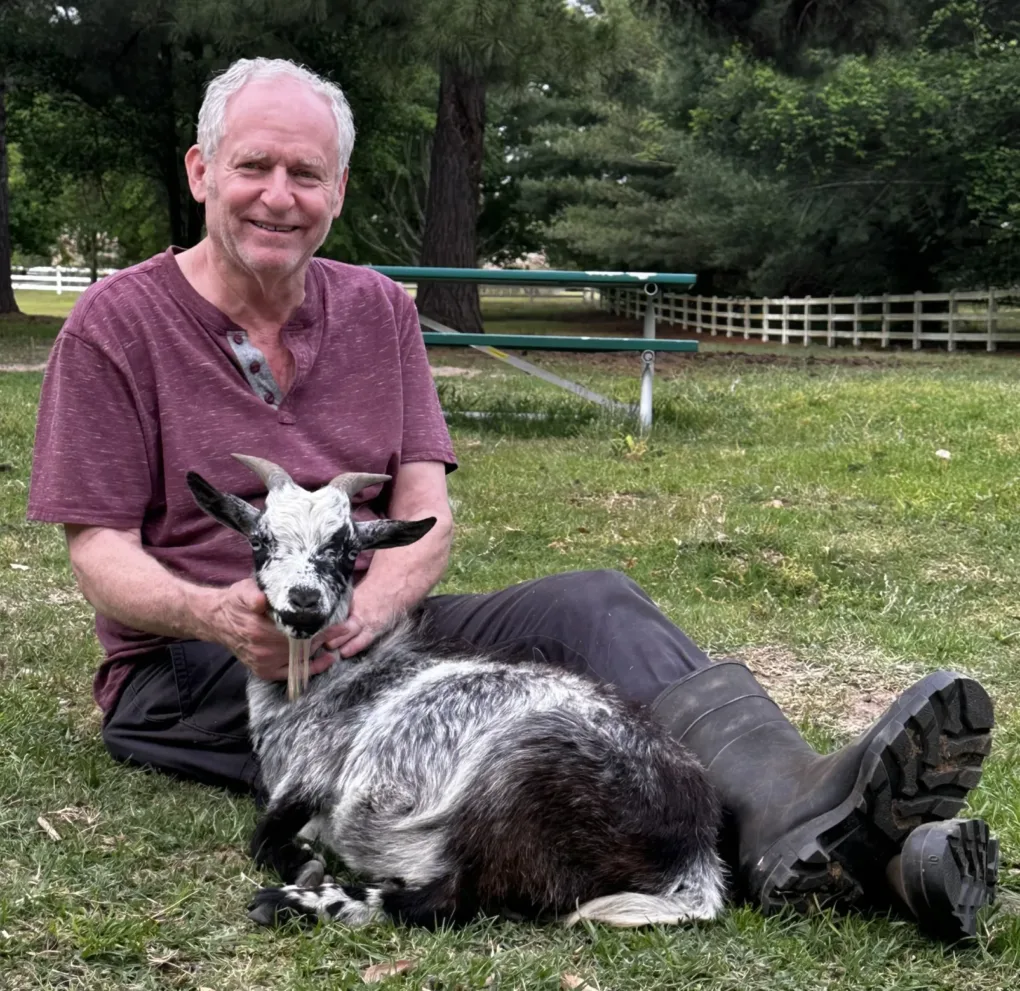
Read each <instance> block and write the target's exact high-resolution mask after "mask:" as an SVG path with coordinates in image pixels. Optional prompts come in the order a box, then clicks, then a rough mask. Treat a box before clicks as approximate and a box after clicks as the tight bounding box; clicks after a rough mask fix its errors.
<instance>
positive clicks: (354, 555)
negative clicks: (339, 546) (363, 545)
mask: <svg viewBox="0 0 1020 991" xmlns="http://www.w3.org/2000/svg"><path fill="white" fill-rule="evenodd" d="M360 553H361V552H360V551H348V552H347V560H348V561H357V560H358V555H359V554H360Z"/></svg>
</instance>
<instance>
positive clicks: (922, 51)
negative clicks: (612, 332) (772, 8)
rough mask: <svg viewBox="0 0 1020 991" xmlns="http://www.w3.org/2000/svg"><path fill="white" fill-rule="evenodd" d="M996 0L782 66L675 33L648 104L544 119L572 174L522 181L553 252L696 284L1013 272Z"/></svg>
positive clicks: (1010, 100) (966, 3)
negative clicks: (897, 39) (871, 43)
mask: <svg viewBox="0 0 1020 991" xmlns="http://www.w3.org/2000/svg"><path fill="white" fill-rule="evenodd" d="M998 13H1001V11H998V10H997V8H994V7H992V8H990V7H988V6H987V5H979V4H977V3H976V2H974V0H954V2H952V3H950V4H946V5H940V6H938V7H936V8H935V9H934V10H933V11H932V12H931V16H930V19H929V20H928V22H927V26H926V27H925V29H924V30H923V31H920V30H918V31H917V32H915V33H916V34H917V36H918V44H917V46H916V47H914V48H912V49H909V50H899V51H895V52H893V51H886V52H881V53H879V54H876V55H873V56H869V55H861V54H856V55H841V56H836V55H833V54H832V53H831V52H828V51H820V50H814V51H808V50H802V51H800V54H799V62H798V69H799V71H798V73H797V74H790V73H789V72H788V71H784V69H783V68H781V67H780V66H778V65H777V64H776V63H774V62H770V61H767V60H763V59H761V58H758V57H756V56H755V55H753V54H752V53H751V52H750V51H749V50H748V49H745V48H741V47H734V48H731V49H730V51H729V52H728V53H726V54H725V55H720V54H718V53H717V52H716V51H715V50H713V49H712V48H711V47H710V46H709V47H706V48H703V49H701V50H700V54H699V55H698V56H697V57H696V58H695V59H694V60H693V66H685V67H679V66H678V62H680V61H681V59H682V56H683V55H685V54H686V52H687V50H686V49H677V50H676V51H675V53H674V57H673V58H671V59H669V60H667V61H666V63H665V64H664V65H660V66H655V65H654V64H653V65H652V66H651V67H649V68H648V69H647V70H646V78H647V83H648V87H649V88H650V90H651V93H652V97H651V99H650V100H648V101H647V102H644V103H642V104H639V105H636V106H635V105H633V104H631V105H628V104H627V103H626V102H625V101H623V100H619V99H610V98H608V97H607V96H605V95H598V94H596V95H595V96H594V97H593V98H592V99H590V100H589V103H588V109H589V111H590V112H591V113H593V114H594V115H595V117H596V121H595V123H594V124H591V125H588V126H584V128H583V130H582V128H580V127H578V126H576V124H575V126H569V125H567V126H562V127H560V128H559V129H558V130H556V129H553V130H551V131H550V133H548V134H547V135H546V137H547V139H549V140H551V141H552V143H553V146H554V150H555V156H556V157H557V158H558V160H559V162H560V163H561V165H562V166H563V167H564V168H563V169H562V171H566V172H568V173H569V175H568V176H566V177H564V176H562V175H558V174H557V175H555V176H553V177H551V178H550V177H548V175H547V176H542V177H539V176H533V177H532V179H531V181H530V185H529V187H528V192H529V195H530V196H531V199H532V202H533V203H535V204H536V205H539V204H542V203H543V202H544V204H545V206H546V207H547V209H548V211H549V215H551V217H552V219H551V222H550V223H549V225H548V228H547V229H548V235H549V238H550V241H551V242H552V244H553V245H554V246H555V249H556V252H557V256H558V257H559V258H561V259H562V260H563V261H564V262H571V261H576V262H577V263H583V264H586V265H592V264H595V263H601V264H604V265H623V266H630V267H633V268H636V269H654V268H657V267H665V268H671V269H687V270H693V271H696V272H698V274H699V289H700V290H701V291H702V292H708V293H712V292H716V291H719V292H726V293H731V294H742V293H747V294H756V295H783V294H790V295H824V294H828V293H831V292H836V293H840V292H844V293H858V292H860V293H881V292H893V291H903V292H909V291H914V290H919V289H920V290H929V291H933V290H937V289H939V288H942V287H954V286H957V287H961V288H963V287H967V288H971V287H974V286H975V285H981V284H989V283H991V284H997V285H1006V284H1012V283H1013V282H1015V281H1016V280H1017V279H1018V278H1020V250H1018V249H1020V242H1018V240H1017V238H1018V230H1020V228H1018V226H1017V223H1018V218H1017V211H1018V209H1020V207H1018V203H1020V172H1018V168H1020V157H1018V151H1020V130H1018V128H1017V127H1016V107H1017V106H1018V105H1020V48H1018V47H1017V41H1016V38H1015V37H1010V36H1009V35H1008V34H1005V33H1003V32H1002V30H1001V28H1002V17H1001V16H1000V17H997V18H995V17H993V15H996V14H998ZM996 24H998V25H999V27H998V28H996V27H995V25H996ZM1014 30H1015V29H1014ZM603 92H604V91H603ZM546 157H550V156H548V155H547V156H546Z"/></svg>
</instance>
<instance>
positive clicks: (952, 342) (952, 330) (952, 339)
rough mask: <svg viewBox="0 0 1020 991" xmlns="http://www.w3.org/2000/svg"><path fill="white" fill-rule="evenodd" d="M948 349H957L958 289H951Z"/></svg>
mask: <svg viewBox="0 0 1020 991" xmlns="http://www.w3.org/2000/svg"><path fill="white" fill-rule="evenodd" d="M946 350H947V351H955V350H956V290H955V289H950V290H949V327H948V328H947V331H946Z"/></svg>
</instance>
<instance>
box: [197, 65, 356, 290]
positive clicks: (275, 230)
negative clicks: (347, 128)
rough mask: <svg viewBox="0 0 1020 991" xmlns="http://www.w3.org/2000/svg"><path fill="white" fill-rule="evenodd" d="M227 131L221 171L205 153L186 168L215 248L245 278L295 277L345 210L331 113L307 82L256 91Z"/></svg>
mask: <svg viewBox="0 0 1020 991" xmlns="http://www.w3.org/2000/svg"><path fill="white" fill-rule="evenodd" d="M225 124H226V127H225V131H224V134H223V137H222V139H221V140H220V144H219V147H218V148H217V149H216V154H215V156H214V157H213V160H212V162H204V161H203V160H202V156H201V153H200V152H199V151H198V148H197V147H195V148H192V149H191V150H190V151H189V152H188V156H187V158H186V159H185V162H186V164H187V167H188V178H189V181H190V184H191V191H192V193H193V195H194V196H195V198H196V199H197V200H198V201H199V202H200V203H205V221H206V230H207V231H208V234H209V238H210V240H211V241H212V242H213V244H214V246H215V247H216V248H217V249H218V250H219V251H220V252H221V253H222V254H223V255H224V256H225V258H226V259H227V260H228V261H229V262H230V263H231V264H232V265H234V266H236V267H238V268H240V269H241V270H243V271H245V272H249V273H251V274H253V275H255V276H256V277H263V276H269V277H283V276H286V275H289V274H291V273H292V272H295V271H297V270H299V269H300V268H302V266H304V264H305V263H306V262H307V261H308V259H309V258H311V257H312V255H314V254H315V252H316V250H317V249H318V248H319V246H320V245H321V244H322V242H323V241H324V240H325V238H326V234H327V233H328V232H329V228H330V225H331V224H332V222H333V220H334V219H335V218H336V217H338V216H339V215H340V207H341V206H342V204H343V194H344V187H345V186H346V182H347V171H346V169H345V170H344V172H343V173H342V174H341V173H340V170H339V167H338V164H339V163H338V157H337V128H336V122H335V121H334V119H333V114H332V111H331V110H330V106H329V103H328V102H327V100H326V99H325V97H322V96H319V95H318V94H317V93H315V92H313V91H312V90H310V89H309V88H308V87H306V86H305V85H303V84H302V83H301V82H299V81H298V80H294V79H288V78H286V77H281V78H278V79H271V80H262V81H258V82H252V83H249V84H248V85H246V86H245V87H243V88H242V89H241V90H240V91H238V92H237V93H235V94H234V95H233V96H232V97H231V98H230V100H229V101H228V103H227V112H226V121H225Z"/></svg>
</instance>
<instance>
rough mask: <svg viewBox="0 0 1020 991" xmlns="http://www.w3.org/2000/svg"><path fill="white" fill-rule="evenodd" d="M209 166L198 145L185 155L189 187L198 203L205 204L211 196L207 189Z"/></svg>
mask: <svg viewBox="0 0 1020 991" xmlns="http://www.w3.org/2000/svg"><path fill="white" fill-rule="evenodd" d="M208 168H209V167H208V165H207V164H206V162H205V159H203V158H202V151H201V149H200V148H199V147H198V145H192V146H191V147H190V148H189V149H188V150H187V151H186V152H185V153H184V171H185V173H186V174H187V176H188V187H189V188H190V189H191V195H192V196H193V197H194V198H195V200H196V202H198V203H204V202H205V201H206V199H207V197H208V195H209V192H208V189H207V187H206V172H207V171H208Z"/></svg>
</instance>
